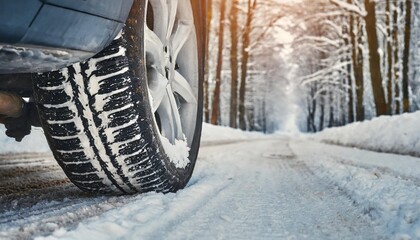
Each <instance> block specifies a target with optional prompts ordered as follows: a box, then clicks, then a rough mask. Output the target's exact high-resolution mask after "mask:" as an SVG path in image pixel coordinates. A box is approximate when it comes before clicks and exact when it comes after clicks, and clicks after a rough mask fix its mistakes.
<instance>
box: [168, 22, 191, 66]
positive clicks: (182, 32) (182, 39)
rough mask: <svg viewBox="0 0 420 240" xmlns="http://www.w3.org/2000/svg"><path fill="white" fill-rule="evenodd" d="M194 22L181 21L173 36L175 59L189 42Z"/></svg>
mask: <svg viewBox="0 0 420 240" xmlns="http://www.w3.org/2000/svg"><path fill="white" fill-rule="evenodd" d="M192 24H193V23H191V22H189V21H188V22H187V21H179V22H178V26H177V29H176V30H175V32H174V34H173V36H172V48H173V59H174V60H176V59H177V57H178V54H179V52H180V51H181V49H182V47H183V46H184V45H185V43H186V42H187V40H188V38H189V37H190V35H191V32H192V26H193V25H192Z"/></svg>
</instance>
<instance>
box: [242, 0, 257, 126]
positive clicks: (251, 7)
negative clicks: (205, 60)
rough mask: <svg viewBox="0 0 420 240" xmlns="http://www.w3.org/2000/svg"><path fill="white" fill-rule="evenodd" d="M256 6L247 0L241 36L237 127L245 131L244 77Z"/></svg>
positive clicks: (246, 73)
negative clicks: (246, 10)
mask: <svg viewBox="0 0 420 240" xmlns="http://www.w3.org/2000/svg"><path fill="white" fill-rule="evenodd" d="M256 6H257V0H254V1H253V2H252V0H248V14H247V18H246V24H245V29H244V33H243V35H242V61H241V83H240V87H239V127H240V128H241V129H242V130H246V121H245V118H246V116H245V92H246V77H247V75H248V59H249V49H248V47H249V45H250V34H251V28H252V17H253V15H254V10H255V8H256Z"/></svg>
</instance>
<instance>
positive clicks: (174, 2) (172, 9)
mask: <svg viewBox="0 0 420 240" xmlns="http://www.w3.org/2000/svg"><path fill="white" fill-rule="evenodd" d="M166 1H167V3H168V10H169V15H168V16H169V18H168V29H167V32H166V41H168V42H169V41H170V38H171V34H172V31H173V29H174V25H175V17H176V12H177V8H178V0H166Z"/></svg>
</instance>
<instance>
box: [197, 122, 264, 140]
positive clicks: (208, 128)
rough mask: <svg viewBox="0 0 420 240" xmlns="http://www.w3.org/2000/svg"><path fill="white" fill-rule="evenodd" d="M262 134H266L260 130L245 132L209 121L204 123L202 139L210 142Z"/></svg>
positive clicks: (254, 136) (260, 135)
mask: <svg viewBox="0 0 420 240" xmlns="http://www.w3.org/2000/svg"><path fill="white" fill-rule="evenodd" d="M262 136H264V134H262V133H259V132H244V131H242V130H239V129H233V128H230V127H222V126H215V125H211V124H208V123H203V132H202V135H201V139H202V141H204V142H210V141H221V140H241V139H249V138H259V137H262Z"/></svg>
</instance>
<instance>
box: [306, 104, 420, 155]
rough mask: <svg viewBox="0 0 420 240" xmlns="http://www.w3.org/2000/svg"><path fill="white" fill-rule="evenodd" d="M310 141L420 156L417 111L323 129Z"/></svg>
mask: <svg viewBox="0 0 420 240" xmlns="http://www.w3.org/2000/svg"><path fill="white" fill-rule="evenodd" d="M313 138H314V139H315V140H319V141H322V142H326V143H332V144H338V145H344V146H350V147H357V148H361V149H367V150H373V151H379V152H388V153H396V154H406V155H413V156H417V157H420V111H419V112H415V113H409V114H403V115H399V116H382V117H378V118H374V119H372V120H370V121H364V122H357V123H353V124H350V125H347V126H344V127H338V128H330V129H326V130H324V131H322V132H320V133H317V134H314V135H313Z"/></svg>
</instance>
